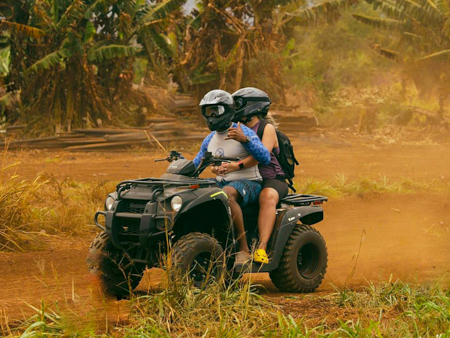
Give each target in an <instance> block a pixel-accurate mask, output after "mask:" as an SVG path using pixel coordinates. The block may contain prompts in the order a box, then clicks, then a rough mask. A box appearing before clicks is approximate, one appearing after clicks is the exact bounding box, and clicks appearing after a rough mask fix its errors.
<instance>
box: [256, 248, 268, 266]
mask: <svg viewBox="0 0 450 338" xmlns="http://www.w3.org/2000/svg"><path fill="white" fill-rule="evenodd" d="M253 261H254V262H256V263H261V264H268V263H269V257H267V252H266V250H264V249H258V250H256V252H255V254H254V255H253Z"/></svg>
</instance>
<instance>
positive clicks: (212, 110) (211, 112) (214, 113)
mask: <svg viewBox="0 0 450 338" xmlns="http://www.w3.org/2000/svg"><path fill="white" fill-rule="evenodd" d="M224 113H225V107H224V106H207V107H204V108H203V115H204V116H206V117H219V116H221V115H223V114H224Z"/></svg>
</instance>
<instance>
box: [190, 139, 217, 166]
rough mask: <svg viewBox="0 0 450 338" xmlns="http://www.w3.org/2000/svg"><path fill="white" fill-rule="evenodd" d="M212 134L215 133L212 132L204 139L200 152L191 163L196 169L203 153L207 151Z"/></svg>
mask: <svg viewBox="0 0 450 338" xmlns="http://www.w3.org/2000/svg"><path fill="white" fill-rule="evenodd" d="M214 133H215V132H214V131H213V132H211V134H209V135H208V136H206V138H205V139H204V140H203V142H202V146H201V147H200V150H199V152H198V153H197V156H195V158H194V161H193V162H194V164H195V166H196V167H198V165H199V164H200V162H201V160H202V157H204V156H205V153H206V152H207V151H208V145H209V142H211V139H212V138H213V136H214Z"/></svg>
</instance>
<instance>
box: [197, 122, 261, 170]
mask: <svg viewBox="0 0 450 338" xmlns="http://www.w3.org/2000/svg"><path fill="white" fill-rule="evenodd" d="M232 127H234V128H237V125H236V123H233V125H232ZM241 128H242V131H243V132H244V134H245V136H248V137H249V138H250V142H247V143H241V144H242V146H243V147H244V148H245V149H246V150H247V151H248V152H249V153H250V155H252V156H253V157H254V158H255V160H257V161H258V162H259V163H261V164H269V163H270V153H269V151H268V150H267V148H266V147H265V146H264V145H263V144H262V142H261V140H260V139H259V137H258V135H256V133H255V132H254V131H253V130H251V129H250V128H248V127H247V126H245V125H242V124H241ZM215 134H216V132H215V131H213V132H211V133H210V134H209V135H208V136H206V138H205V139H204V140H203V142H202V145H201V147H200V151H199V152H198V154H197V156H195V158H194V164H195V166H197V167H198V165H199V164H200V161H201V159H202V157H204V156H205V152H207V151H208V145H209V143H210V142H211V140H212V138H213V137H214V135H215ZM230 141H232V140H230ZM223 142H227V141H223ZM213 155H215V154H213Z"/></svg>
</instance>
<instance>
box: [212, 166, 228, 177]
mask: <svg viewBox="0 0 450 338" xmlns="http://www.w3.org/2000/svg"><path fill="white" fill-rule="evenodd" d="M211 172H212V173H213V174H215V175H218V176H223V175H225V174H226V171H224V168H223V167H222V166H212V167H211Z"/></svg>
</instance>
